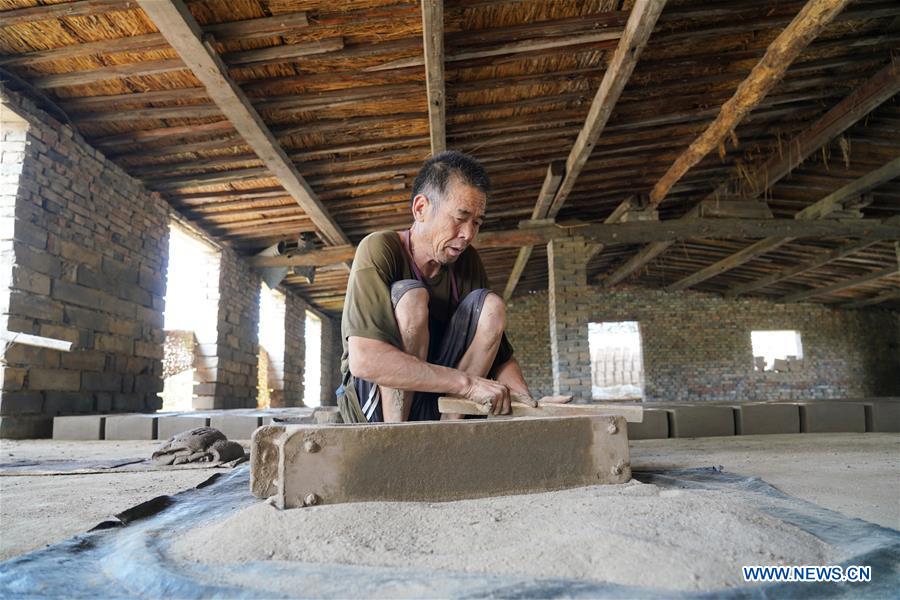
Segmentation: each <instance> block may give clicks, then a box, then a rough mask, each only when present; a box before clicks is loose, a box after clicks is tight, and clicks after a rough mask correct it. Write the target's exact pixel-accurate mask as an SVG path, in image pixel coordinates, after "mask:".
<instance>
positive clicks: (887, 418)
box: [864, 400, 900, 433]
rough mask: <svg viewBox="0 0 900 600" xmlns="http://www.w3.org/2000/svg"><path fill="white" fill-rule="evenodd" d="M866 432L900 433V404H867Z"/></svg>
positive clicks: (888, 402) (885, 402)
mask: <svg viewBox="0 0 900 600" xmlns="http://www.w3.org/2000/svg"><path fill="white" fill-rule="evenodd" d="M864 406H865V407H866V431H871V432H876V433H888V432H889V433H898V432H900V402H896V401H887V400H886V401H883V402H866V403H865V405H864Z"/></svg>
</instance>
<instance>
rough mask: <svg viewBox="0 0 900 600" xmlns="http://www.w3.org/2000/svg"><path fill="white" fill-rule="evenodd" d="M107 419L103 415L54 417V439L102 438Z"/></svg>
mask: <svg viewBox="0 0 900 600" xmlns="http://www.w3.org/2000/svg"><path fill="white" fill-rule="evenodd" d="M105 420H106V417H104V416H103V415H85V416H62V417H54V418H53V439H54V440H102V439H103V428H104V422H105Z"/></svg>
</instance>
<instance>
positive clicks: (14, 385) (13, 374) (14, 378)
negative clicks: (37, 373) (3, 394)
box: [0, 365, 28, 392]
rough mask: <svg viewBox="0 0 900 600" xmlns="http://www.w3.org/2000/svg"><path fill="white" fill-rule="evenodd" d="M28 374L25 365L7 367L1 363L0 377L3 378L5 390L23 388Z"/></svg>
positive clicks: (2, 387)
mask: <svg viewBox="0 0 900 600" xmlns="http://www.w3.org/2000/svg"><path fill="white" fill-rule="evenodd" d="M27 375H28V369H25V368H23V367H6V366H2V365H0V379H2V386H0V389H2V390H3V391H9V392H11V391H15V390H21V389H22V388H23V387H24V386H25V377H26V376H27Z"/></svg>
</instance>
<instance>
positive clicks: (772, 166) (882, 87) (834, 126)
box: [603, 63, 900, 293]
mask: <svg viewBox="0 0 900 600" xmlns="http://www.w3.org/2000/svg"><path fill="white" fill-rule="evenodd" d="M898 92H900V66H898V65H897V64H894V63H891V64H889V65H888V66H886V67H884V68H883V69H881V70H880V71H878V73H876V74H875V75H874V76H873V77H871V78H870V79H868V80H867V81H866V82H865V83H864V84H862V85H861V86H859V87H858V88H857V89H855V90H854V91H853V92H852V93H851V94H849V95H848V96H846V97H845V98H844V99H843V100H841V101H840V102H838V103H837V104H836V105H834V106H833V107H832V108H831V109H830V110H829V111H828V112H827V113H825V114H824V115H822V117H820V118H819V119H818V120H816V122H815V123H813V124H812V125H810V126H809V127H808V128H807V129H805V130H804V131H803V132H801V133H800V134H798V135H796V136H795V137H793V138H791V140H789V141H788V142H787V144H786V147H787V149H788V151H787V152H785V153H783V154H781V153H774V154H773V155H772V157H771V158H769V159H768V160H767V161H766V162H765V163H763V164H762V165H761V166H760V167H758V168H757V169H754V171H753V172H752V174H751V175H750V176H749V180H750V182H751V183H750V185H748V186H747V189H746V191H745V193H744V194H742V195H741V198H742V199H745V200H750V199H753V198H756V197H757V196H759V195H760V194H761V193H762V192H763V191H764V190H765V189H768V188H771V187H772V186H773V185H775V183H777V182H778V181H779V180H781V179H782V178H783V177H784V176H785V175H787V174H788V173H790V171H791V170H792V169H793V168H795V167H796V166H797V165H799V164H800V163H801V162H802V161H803V160H805V159H806V158H808V157H809V156H810V155H811V154H812V153H813V152H815V151H816V150H818V149H819V148H820V147H821V146H823V145H825V144H826V143H828V142H829V141H830V140H832V139H834V137H836V136H838V135H840V134H841V133H843V132H844V131H846V130H847V129H848V128H849V127H851V126H852V125H853V124H854V123H856V122H857V121H859V120H860V119H861V118H862V117H864V116H865V115H867V114H869V113H870V112H871V111H873V110H874V109H875V108H877V107H878V106H880V105H881V104H882V103H884V102H885V101H886V100H888V99H889V98H891V97H892V96H894V94H896V93H898ZM727 189H728V180H726V181H724V182H723V183H722V184H721V185H720V186H719V187H718V188H716V190H715V191H713V192H712V193H711V194H709V195H708V196H707V197H706V198H705V200H711V199H717V198H718V197H720V196H721V195H722V194H725V193H726V191H727ZM695 216H696V213H695V212H691V213H688V214H687V215H685V216H684V217H683V218H693V217H695ZM670 245H671V244H667V243H665V242H661V243H657V244H651V245H650V246H647V247H645V248H642V249H641V251H640V252H638V254H636V255H634V256H633V257H632V258H630V259H629V260H628V261H627V262H625V263H624V264H623V265H621V266H620V267H619V268H618V269H616V270H615V271H613V272H612V273H611V274H610V275H609V276H608V277H607V278H606V279H605V280H604V281H603V285H604V286H607V287H608V286H613V285H616V284H617V283H619V282H620V281H622V280H624V279H625V278H626V277H628V276H629V275H631V274H632V273H634V272H635V271H637V270H638V269H640V268H641V267H643V266H644V265H646V264H647V263H649V262H650V261H651V260H653V259H654V258H656V257H657V256H659V255H660V254H662V253H663V252H665V251H666V250H667V249H668V248H669V246H670ZM759 249H760V250H761V251H762V252H765V251H768V249H766V250H763V246H762V245H760V246H759ZM743 257H744V258H745V259H746V260H750V259H752V258H753V255H751V254H750V253H744V254H743ZM745 262H746V261H745ZM739 264H740V263H737V262H735V263H734V264H733V265H732V268H733V267H735V266H739ZM751 289H756V288H750V287H748V288H747V289H746V290H744V291H742V292H741V293H746V292H747V291H750V290H751Z"/></svg>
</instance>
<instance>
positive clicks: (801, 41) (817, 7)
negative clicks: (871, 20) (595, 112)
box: [650, 0, 849, 207]
mask: <svg viewBox="0 0 900 600" xmlns="http://www.w3.org/2000/svg"><path fill="white" fill-rule="evenodd" d="M848 1H849V0H808V2H807V3H806V4H805V5H804V6H803V8H802V9H801V10H800V13H799V14H798V15H797V16H796V17H795V18H794V20H793V21H791V23H790V24H789V25H788V26H787V27H786V28H785V29H784V31H782V32H781V33H780V34H779V35H778V37H777V38H775V40H774V41H773V42H772V43H771V44H770V45H769V47H768V48H767V49H766V54H765V55H764V56H763V58H762V59H761V60H760V61H759V63H757V65H756V66H755V67H753V70H752V71H751V72H750V75H749V76H748V77H747V78H746V79H745V80H744V81H743V82H741V85H740V86H739V87H738V89H737V91H736V92H735V93H734V95H733V96H732V97H731V98H730V99H729V100H728V101H727V102H726V103H725V104H723V105H722V108H721V110H720V111H719V115H718V116H717V117H716V119H715V120H714V121H713V122H712V123H711V124H710V125H709V127H707V128H706V130H705V131H704V132H703V133H702V134H700V136H699V137H698V138H697V139H696V140H694V142H693V143H691V145H690V146H689V147H688V149H687V150H685V151H684V152H683V153H682V154H681V155H680V156H679V157H678V158H677V159H676V160H675V162H674V163H673V164H672V166H671V167H669V170H668V171H666V173H665V175H663V176H662V177H661V178H660V179H659V181H657V182H656V184H655V185H654V186H653V189H652V190H651V191H650V205H651V207H656V206H659V204H660V203H661V202H662V201H663V200H665V198H666V196H667V195H668V193H669V191H670V190H671V189H672V186H674V185H675V184H676V183H678V181H679V180H680V179H681V178H682V177H683V176H684V174H685V173H687V172H688V170H690V168H691V167H693V166H694V165H696V164H697V163H699V162H700V161H701V160H703V158H704V157H705V156H706V155H707V154H709V153H710V152H712V151H713V150H715V149H716V148H718V147H719V146H720V145H721V144H723V143H724V142H725V140H726V139H727V138H728V137H729V136H731V135H732V134H733V132H734V130H735V128H736V127H737V126H738V125H739V124H740V123H741V121H743V120H744V118H745V117H746V116H747V115H749V114H750V112H751V111H752V110H753V109H754V108H756V106H757V105H758V104H759V103H760V102H761V101H762V100H763V99H764V98H765V97H766V95H767V94H768V93H769V91H770V90H771V89H772V88H773V87H775V85H776V84H777V83H778V82H780V81H781V79H782V78H783V77H784V74H785V72H786V71H787V69H788V67H789V66H790V64H791V63H792V62H793V61H794V59H795V58H797V56H799V54H800V53H801V52H802V51H803V50H804V49H805V48H806V47H807V46H808V45H809V43H810V42H812V41H813V40H814V39H815V38H816V37H817V36H818V35H819V33H820V32H821V31H822V30H823V29H824V28H825V27H826V26H827V25H828V24H829V23H830V22H831V21H832V19H834V18H835V17H836V16H837V15H838V14H839V13H840V12H841V11H842V10H843V9H844V7H845V6H846V5H847V2H848Z"/></svg>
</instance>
